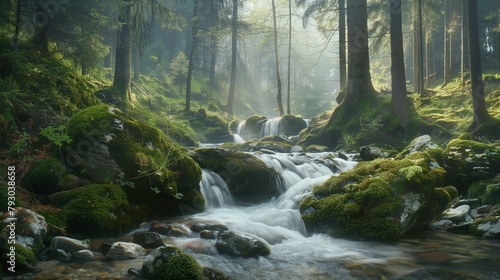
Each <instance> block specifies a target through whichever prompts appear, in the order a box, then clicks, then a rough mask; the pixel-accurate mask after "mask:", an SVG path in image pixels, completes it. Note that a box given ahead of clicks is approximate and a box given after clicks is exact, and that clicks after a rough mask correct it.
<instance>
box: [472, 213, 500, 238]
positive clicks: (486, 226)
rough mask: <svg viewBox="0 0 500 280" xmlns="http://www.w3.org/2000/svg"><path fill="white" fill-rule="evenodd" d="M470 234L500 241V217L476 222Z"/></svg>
mask: <svg viewBox="0 0 500 280" xmlns="http://www.w3.org/2000/svg"><path fill="white" fill-rule="evenodd" d="M470 232H471V233H472V234H474V235H476V236H481V237H483V238H488V239H500V216H494V217H486V218H483V219H479V220H476V221H474V223H473V224H472V226H471V228H470Z"/></svg>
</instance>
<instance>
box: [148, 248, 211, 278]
mask: <svg viewBox="0 0 500 280" xmlns="http://www.w3.org/2000/svg"><path fill="white" fill-rule="evenodd" d="M151 255H154V256H153V259H152V261H151V263H150V264H147V265H149V266H152V267H153V268H154V270H153V273H152V274H151V276H150V277H151V279H162V280H178V279H190V280H191V279H192V280H202V279H205V278H204V273H203V268H202V267H201V265H200V264H198V262H197V261H196V259H195V258H193V257H192V256H190V255H188V254H185V253H182V252H181V251H180V250H178V249H177V248H175V247H160V248H158V249H157V250H155V251H153V252H152V253H151ZM145 265H146V263H144V264H143V271H145V270H146V268H145V267H144V266H145Z"/></svg>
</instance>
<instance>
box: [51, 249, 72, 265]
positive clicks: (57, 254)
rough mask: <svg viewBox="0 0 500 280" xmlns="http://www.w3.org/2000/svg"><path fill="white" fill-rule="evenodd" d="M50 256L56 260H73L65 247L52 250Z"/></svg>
mask: <svg viewBox="0 0 500 280" xmlns="http://www.w3.org/2000/svg"><path fill="white" fill-rule="evenodd" d="M50 256H51V257H52V258H54V259H56V260H59V261H61V262H69V261H71V257H70V256H69V255H68V253H66V252H65V251H64V250H63V249H56V250H52V251H51V252H50Z"/></svg>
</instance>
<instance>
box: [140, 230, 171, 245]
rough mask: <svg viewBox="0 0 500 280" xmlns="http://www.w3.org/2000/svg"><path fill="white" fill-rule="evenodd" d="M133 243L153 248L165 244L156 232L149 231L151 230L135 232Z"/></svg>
mask: <svg viewBox="0 0 500 280" xmlns="http://www.w3.org/2000/svg"><path fill="white" fill-rule="evenodd" d="M134 243H136V244H139V245H141V246H143V247H153V248H157V247H160V246H165V243H163V241H162V240H161V237H160V235H159V234H158V233H157V232H151V231H138V232H135V233H134Z"/></svg>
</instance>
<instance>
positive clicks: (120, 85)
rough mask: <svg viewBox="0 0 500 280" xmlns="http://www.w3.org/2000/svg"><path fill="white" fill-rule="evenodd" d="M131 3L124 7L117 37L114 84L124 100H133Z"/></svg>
mask: <svg viewBox="0 0 500 280" xmlns="http://www.w3.org/2000/svg"><path fill="white" fill-rule="evenodd" d="M131 9H132V7H131V6H130V5H126V6H125V7H124V11H123V15H122V22H121V24H122V26H121V28H120V29H119V30H118V36H117V39H116V59H115V76H114V79H113V86H114V87H115V88H116V89H117V90H118V92H119V93H120V95H121V96H120V97H121V98H122V100H123V102H126V103H129V102H132V94H131V90H130V70H131V69H130V67H131V60H132V58H131V56H132V55H131V52H132V36H131V32H130V17H131V12H132V11H131Z"/></svg>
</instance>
